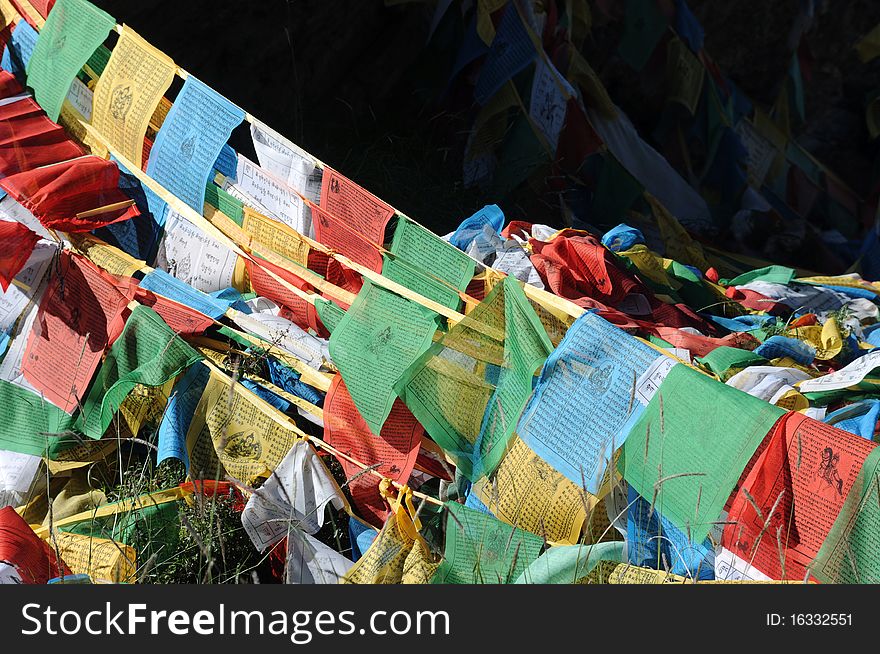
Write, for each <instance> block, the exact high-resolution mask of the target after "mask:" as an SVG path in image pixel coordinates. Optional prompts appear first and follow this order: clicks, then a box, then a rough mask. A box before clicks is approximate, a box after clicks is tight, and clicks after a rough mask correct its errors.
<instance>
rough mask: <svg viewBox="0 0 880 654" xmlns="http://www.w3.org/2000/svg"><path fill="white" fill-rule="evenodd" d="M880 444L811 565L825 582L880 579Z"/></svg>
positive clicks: (869, 581) (838, 582) (870, 582)
mask: <svg viewBox="0 0 880 654" xmlns="http://www.w3.org/2000/svg"><path fill="white" fill-rule="evenodd" d="M878 533H880V447H878V448H874V449H873V450H871V453H870V454H869V455H868V456H867V458H866V459H865V463H864V464H863V465H862V469H861V471H860V472H859V476H858V477H857V478H856V481H855V483H854V484H853V485H852V488H850V489H849V493H848V494H847V496H846V501H845V502H844V503H843V508H842V509H841V511H840V514H839V515H838V516H837V520H835V521H834V526H833V527H832V528H831V531H830V532H829V533H828V536H827V538H825V542H824V543H822V547H821V549H819V553H818V554H817V555H816V559H815V561H813V564H812V565H811V566H810V569H811V570H812V572H813V574H814V575H815V577H816V579H818V580H819V581H821V582H822V583H825V584H876V583H878V582H880V549H878V548H877V534H878Z"/></svg>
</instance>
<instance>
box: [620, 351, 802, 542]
mask: <svg viewBox="0 0 880 654" xmlns="http://www.w3.org/2000/svg"><path fill="white" fill-rule="evenodd" d="M783 415H785V411H783V410H782V409H780V408H779V407H775V406H773V405H772V404H768V403H767V402H764V401H763V400H759V399H758V398H755V397H752V396H751V395H748V394H746V393H743V392H742V391H740V390H737V389H735V388H731V387H730V386H725V385H724V384H722V383H720V382H718V381H716V380H714V379H711V378H710V377H707V376H705V375H703V374H701V373H699V372H697V371H696V370H693V369H691V368H688V367H687V366H673V367H672V369H671V370H670V371H669V374H668V375H667V376H666V379H665V380H664V381H663V383H662V384H661V385H660V388H659V390H658V391H657V393H656V394H655V395H654V397H653V398H652V399H651V402H650V403H649V404H648V406H647V408H646V409H645V412H644V413H643V414H642V416H641V417H640V418H639V420H638V421H637V422H636V424H635V426H634V427H633V429H632V431H631V432H630V434H629V437H628V438H627V440H626V443H625V444H624V454H625V465H624V468H625V472H624V477H625V478H626V480H627V481H628V482H629V484H630V486H632V487H633V488H634V489H635V490H636V492H638V494H639V495H641V496H642V497H644V498H645V499H646V500H648V501H649V502H653V506H654V507H655V508H656V510H657V511H659V512H660V514H661V515H662V516H663V517H664V518H667V519H668V520H670V521H671V522H672V523H673V524H675V526H676V527H678V528H680V529H682V530H683V531H684V532H685V534H687V536H688V538H689V539H690V541H691V542H694V543H700V542H702V541H703V539H704V538H705V537H706V536H707V535H708V533H709V531H710V530H711V529H712V526H713V523H714V522H715V521H716V520H718V519H719V516H720V515H721V511H722V509H723V508H724V503H725V502H726V501H727V497H728V496H729V495H730V492H731V491H732V490H733V488H734V486H735V485H736V482H737V480H738V479H739V476H740V474H741V472H742V470H743V469H744V468H745V467H746V464H747V463H748V461H749V459H750V458H751V456H752V454H754V452H755V450H756V449H757V448H758V445H759V444H760V443H761V441H762V440H763V438H764V436H766V435H767V432H769V431H770V429H771V428H772V427H773V423H774V422H776V420H777V419H778V418H779V417H781V416H783Z"/></svg>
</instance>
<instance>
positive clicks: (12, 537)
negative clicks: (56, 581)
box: [0, 506, 72, 584]
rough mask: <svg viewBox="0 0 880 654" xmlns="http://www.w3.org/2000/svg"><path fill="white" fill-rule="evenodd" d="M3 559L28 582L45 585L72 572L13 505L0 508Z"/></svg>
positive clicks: (0, 547)
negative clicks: (59, 560) (54, 578)
mask: <svg viewBox="0 0 880 654" xmlns="http://www.w3.org/2000/svg"><path fill="white" fill-rule="evenodd" d="M0 561H3V562H4V563H9V564H10V565H12V567H14V568H15V570H16V572H18V574H19V576H20V577H21V580H22V581H23V582H24V583H26V584H45V583H46V582H47V581H49V580H50V579H52V578H53V577H59V576H61V574H62V571H63V573H64V574H65V575H69V574H72V573H71V572H70V569H69V568H68V567H67V566H66V565H64V561H61V562H60V566H59V562H58V559H57V558H56V556H55V552H53V551H52V548H51V547H49V545H48V544H47V543H46V541H44V540H41V539H40V538H39V537H38V536H37V535H36V534H35V533H34V530H33V529H31V528H30V526H29V525H28V523H26V522H25V521H24V520H23V519H22V517H21V516H20V515H18V513H16V512H15V509H13V508H12V507H11V506H7V507H4V508H2V509H0Z"/></svg>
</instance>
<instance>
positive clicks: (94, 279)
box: [21, 251, 132, 413]
mask: <svg viewBox="0 0 880 654" xmlns="http://www.w3.org/2000/svg"><path fill="white" fill-rule="evenodd" d="M53 275H54V276H53V277H52V278H51V279H50V280H49V283H48V286H47V288H46V291H45V293H44V294H43V297H42V300H41V301H40V307H39V312H38V313H37V319H36V321H35V323H34V326H33V328H32V330H31V332H30V334H29V336H28V340H27V346H26V348H25V351H24V358H23V361H22V365H21V371H22V373H23V375H24V377H25V379H27V381H28V382H30V383H31V384H32V385H33V386H34V388H36V389H37V390H38V391H39V392H40V393H42V394H43V396H44V397H45V398H46V399H47V400H49V401H50V402H52V403H53V404H55V405H56V406H58V407H59V408H61V409H62V410H64V411H66V412H68V413H72V412H73V411H74V409H76V408H77V407H78V406H79V402H80V400H81V399H82V398H83V396H84V395H85V392H86V389H87V388H88V385H89V382H90V381H91V379H92V375H93V374H94V372H95V370H96V368H97V367H98V364H99V363H100V360H101V356H102V355H103V353H104V350H105V349H106V348H107V346H108V345H109V344H110V343H111V342H112V341H113V340H114V338H115V337H116V336H118V335H119V333H121V331H122V326H123V319H122V316H123V312H124V311H125V309H126V306H127V305H128V302H129V294H130V292H131V282H132V280H130V279H129V280H128V281H127V282H126V281H125V280H122V279H120V278H114V277H113V276H111V275H109V274H107V273H105V272H103V271H101V270H100V269H98V268H97V266H95V265H94V264H93V263H91V262H90V261H88V260H87V259H85V258H84V257H81V256H78V255H72V254H70V253H69V252H68V251H64V252H62V254H61V256H60V261H59V264H58V269H57V271H54V272H53Z"/></svg>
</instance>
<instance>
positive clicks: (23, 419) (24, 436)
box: [0, 380, 79, 459]
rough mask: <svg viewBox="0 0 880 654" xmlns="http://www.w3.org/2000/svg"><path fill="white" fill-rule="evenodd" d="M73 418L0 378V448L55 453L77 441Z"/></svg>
mask: <svg viewBox="0 0 880 654" xmlns="http://www.w3.org/2000/svg"><path fill="white" fill-rule="evenodd" d="M74 424H75V420H74V418H72V417H71V416H69V415H68V414H66V413H65V412H64V411H62V410H61V409H59V408H58V407H56V406H55V405H54V404H51V403H50V402H47V401H45V400H44V399H43V398H41V397H40V396H39V395H37V394H36V393H32V392H31V391H29V390H27V389H25V388H22V387H21V386H17V385H15V384H12V383H10V382H8V381H5V380H0V450H10V451H12V452H19V453H21V454H29V455H32V456H47V457H48V458H50V459H54V458H55V457H56V455H57V454H58V453H59V452H61V451H62V450H64V449H66V448H67V447H69V446H71V445H73V444H74V443H76V442H77V441H78V440H79V437H78V436H76V435H74V434H73V433H72V432H71V431H70V430H72V429H73V427H74Z"/></svg>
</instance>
